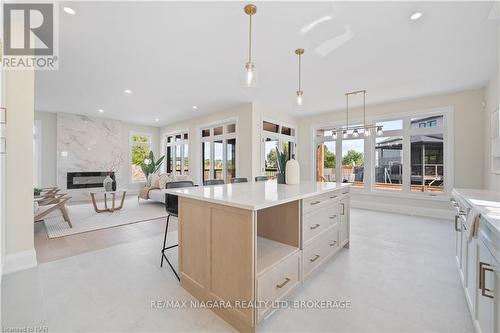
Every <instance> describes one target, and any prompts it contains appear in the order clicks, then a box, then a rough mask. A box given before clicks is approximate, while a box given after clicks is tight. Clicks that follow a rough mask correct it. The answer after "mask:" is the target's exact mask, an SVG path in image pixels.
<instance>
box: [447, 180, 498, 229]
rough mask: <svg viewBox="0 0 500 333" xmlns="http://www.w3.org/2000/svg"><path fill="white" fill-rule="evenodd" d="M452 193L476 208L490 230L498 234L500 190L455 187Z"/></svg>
mask: <svg viewBox="0 0 500 333" xmlns="http://www.w3.org/2000/svg"><path fill="white" fill-rule="evenodd" d="M453 193H454V194H455V195H457V194H458V195H459V196H460V197H461V198H462V199H463V200H465V201H466V202H467V204H468V205H469V206H471V207H474V208H476V209H477V210H478V211H479V212H480V213H481V217H482V218H483V220H484V221H486V222H487V223H488V224H489V225H490V226H491V229H492V231H494V232H495V233H496V234H497V235H500V192H494V191H486V190H475V189H461V188H457V189H454V190H453Z"/></svg>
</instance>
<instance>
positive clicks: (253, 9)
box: [243, 4, 259, 88]
mask: <svg viewBox="0 0 500 333" xmlns="http://www.w3.org/2000/svg"><path fill="white" fill-rule="evenodd" d="M244 11H245V14H247V15H248V17H249V33H248V61H247V63H246V64H245V72H244V78H243V85H244V86H245V87H249V88H256V87H258V85H259V84H258V78H257V71H256V70H255V65H254V63H253V62H252V16H253V15H255V13H257V6H255V5H253V4H248V5H246V6H245V8H244Z"/></svg>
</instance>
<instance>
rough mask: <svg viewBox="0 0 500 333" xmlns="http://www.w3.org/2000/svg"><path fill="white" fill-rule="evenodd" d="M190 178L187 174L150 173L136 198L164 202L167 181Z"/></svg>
mask: <svg viewBox="0 0 500 333" xmlns="http://www.w3.org/2000/svg"><path fill="white" fill-rule="evenodd" d="M183 180H192V179H191V177H190V176H189V175H174V174H172V173H164V174H160V175H157V174H152V175H149V176H148V180H147V182H146V186H145V187H144V188H143V189H141V190H140V191H139V195H138V197H137V200H139V199H144V200H151V201H156V202H161V203H163V204H164V203H165V193H166V191H165V188H166V186H167V183H169V182H177V181H183Z"/></svg>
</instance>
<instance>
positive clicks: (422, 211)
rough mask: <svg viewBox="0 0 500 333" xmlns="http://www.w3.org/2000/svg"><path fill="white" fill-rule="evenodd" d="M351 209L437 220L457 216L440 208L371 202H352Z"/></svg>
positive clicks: (448, 210)
mask: <svg viewBox="0 0 500 333" xmlns="http://www.w3.org/2000/svg"><path fill="white" fill-rule="evenodd" d="M351 207H353V208H361V209H368V210H376V211H381V212H388V213H397V214H404V215H413V216H422V217H432V218H437V219H447V220H449V219H453V218H454V216H455V214H454V212H453V211H452V210H451V209H438V208H426V207H416V206H407V205H398V204H388V203H380V202H370V201H364V200H359V201H358V200H352V199H351Z"/></svg>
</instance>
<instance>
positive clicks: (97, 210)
mask: <svg viewBox="0 0 500 333" xmlns="http://www.w3.org/2000/svg"><path fill="white" fill-rule="evenodd" d="M117 193H118V194H120V193H121V194H122V199H121V202H120V206H118V207H116V204H115V203H116V194H117ZM98 194H104V209H99V208H97V202H96V200H95V196H96V195H98ZM108 194H109V195H111V208H108ZM126 194H127V189H119V190H116V191H104V190H98V191H91V192H90V197H91V199H92V205H93V206H94V210H95V211H96V213H104V212H111V213H113V212H114V211H116V210H120V209H122V208H123V202H124V201H125V195H126Z"/></svg>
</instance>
